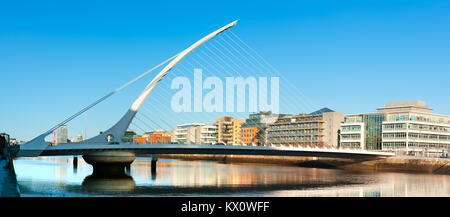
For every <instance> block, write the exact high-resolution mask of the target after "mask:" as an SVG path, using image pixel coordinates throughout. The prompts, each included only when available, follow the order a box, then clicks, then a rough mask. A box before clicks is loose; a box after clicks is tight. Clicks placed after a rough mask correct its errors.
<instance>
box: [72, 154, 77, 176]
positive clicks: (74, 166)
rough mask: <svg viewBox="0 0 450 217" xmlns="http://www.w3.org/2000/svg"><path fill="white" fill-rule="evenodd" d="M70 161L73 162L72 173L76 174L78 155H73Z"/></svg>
mask: <svg viewBox="0 0 450 217" xmlns="http://www.w3.org/2000/svg"><path fill="white" fill-rule="evenodd" d="M72 163H73V173H75V174H77V172H78V156H74V157H73V160H72Z"/></svg>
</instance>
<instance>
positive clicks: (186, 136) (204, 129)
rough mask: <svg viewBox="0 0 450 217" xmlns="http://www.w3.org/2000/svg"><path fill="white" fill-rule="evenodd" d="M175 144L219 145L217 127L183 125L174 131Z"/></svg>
mask: <svg viewBox="0 0 450 217" xmlns="http://www.w3.org/2000/svg"><path fill="white" fill-rule="evenodd" d="M173 137H174V138H173V139H172V141H173V142H178V143H184V144H214V143H217V126H215V125H213V124H203V123H191V124H182V125H178V127H177V128H176V129H175V130H174V131H173Z"/></svg>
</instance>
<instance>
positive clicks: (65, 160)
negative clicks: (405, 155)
mask: <svg viewBox="0 0 450 217" xmlns="http://www.w3.org/2000/svg"><path fill="white" fill-rule="evenodd" d="M74 160H75V159H74V158H72V157H40V158H22V159H18V160H16V161H15V166H16V173H17V180H18V184H19V188H20V189H21V193H22V194H23V195H22V196H108V195H111V196H114V195H126V196H166V195H167V196H178V195H187V196H357V197H379V196H381V197H384V196H450V185H449V183H450V176H448V175H427V174H403V173H363V172H348V171H342V170H334V169H315V168H301V167H290V166H277V165H261V164H224V163H216V162H208V161H181V160H166V159H159V160H158V162H157V167H156V170H154V169H152V163H151V158H136V160H135V162H134V163H133V164H132V165H131V168H129V169H127V171H126V173H124V176H123V177H121V178H115V179H110V178H107V177H93V176H91V174H92V167H91V166H90V165H88V164H86V163H85V162H84V160H83V159H82V158H81V157H79V158H78V159H77V162H76V163H75V162H74Z"/></svg>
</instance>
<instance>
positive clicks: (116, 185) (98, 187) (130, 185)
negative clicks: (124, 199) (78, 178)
mask: <svg viewBox="0 0 450 217" xmlns="http://www.w3.org/2000/svg"><path fill="white" fill-rule="evenodd" d="M81 185H82V190H83V192H86V193H94V194H109V193H127V192H133V191H134V189H135V187H136V183H135V182H134V180H133V178H132V177H130V176H125V177H120V178H119V177H114V178H107V177H95V176H92V175H90V176H88V177H86V178H85V179H84V181H83V183H82V184H81Z"/></svg>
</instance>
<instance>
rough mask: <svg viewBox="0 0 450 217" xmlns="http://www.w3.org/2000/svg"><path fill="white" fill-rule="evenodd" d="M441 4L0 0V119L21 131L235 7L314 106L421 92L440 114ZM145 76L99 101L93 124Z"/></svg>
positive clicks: (68, 109) (446, 17)
mask: <svg viewBox="0 0 450 217" xmlns="http://www.w3.org/2000/svg"><path fill="white" fill-rule="evenodd" d="M449 11H450V1H448V0H442V1H436V0H429V1H423V0H422V1H415V0H401V1H400V0H389V1H384V0H373V1H323V0H315V1H282V0H279V1H252V2H243V1H230V0H228V1H217V2H212V1H180V2H177V1H159V2H155V1H2V3H1V7H0V75H1V86H0V88H1V93H2V94H1V96H2V101H1V104H0V105H1V106H0V117H1V118H0V131H6V132H8V133H10V134H11V135H12V136H13V137H16V138H18V139H31V138H33V137H34V136H37V135H38V134H40V133H42V132H43V131H45V130H47V129H49V128H50V127H52V126H53V125H54V124H56V123H58V122H60V121H62V120H64V119H65V118H66V117H68V116H70V115H71V114H73V113H75V112H77V111H78V110H79V109H81V108H82V107H83V106H85V105H87V104H89V103H91V102H93V101H95V100H96V99H97V98H99V97H101V96H102V95H104V94H106V93H107V92H108V91H111V90H113V89H115V88H117V87H119V86H120V85H121V84H123V83H124V81H127V80H130V79H132V78H133V77H135V76H137V75H139V74H140V73H142V72H144V71H145V70H147V69H149V68H151V67H152V66H154V65H156V64H158V63H160V62H161V61H162V60H165V59H166V58H168V57H170V56H172V55H173V54H175V53H177V52H179V51H180V50H182V49H184V48H185V47H187V46H188V45H189V44H191V43H193V42H195V41H196V40H198V39H199V38H201V37H202V36H204V35H205V34H206V33H209V32H211V31H213V30H214V29H216V28H218V27H220V26H223V25H225V24H227V23H229V22H231V21H233V20H235V19H239V23H238V26H236V28H234V29H233V32H235V33H237V34H238V35H239V36H240V37H241V38H242V39H244V40H245V41H246V42H247V43H248V44H249V45H250V46H251V47H252V48H254V49H256V50H257V51H258V52H259V53H260V54H261V55H262V56H263V57H264V58H265V59H266V60H268V61H269V62H270V63H271V64H272V65H273V66H275V67H276V68H277V69H278V70H279V71H280V72H281V73H282V75H283V76H286V77H287V78H289V80H291V82H292V83H295V84H296V85H297V86H298V88H299V89H300V90H301V91H302V92H303V94H304V95H306V96H307V97H308V99H310V101H311V102H312V103H313V104H314V105H315V106H316V107H315V108H320V107H325V106H326V107H329V108H331V109H333V110H336V111H340V112H344V113H346V114H352V113H362V112H372V111H375V109H376V108H378V107H381V106H383V105H384V104H385V103H386V102H388V101H400V100H413V99H419V100H425V101H426V102H427V104H428V105H429V106H430V107H432V108H434V109H435V112H436V113H441V114H449V115H450V91H449V87H448V86H449V81H450V75H449V74H450V61H449V60H450V13H449ZM146 82H148V79H147V80H145V81H143V83H142V82H140V83H138V84H136V87H132V88H131V90H130V92H132V94H131V93H130V94H131V95H133V97H131V98H130V97H127V96H128V95H126V94H125V95H118V99H123V100H122V101H121V102H116V103H110V104H105V105H103V107H100V108H103V111H102V112H98V114H97V115H95V118H96V119H95V123H98V126H99V128H101V127H103V126H108V124H109V125H110V124H111V123H113V122H115V121H116V120H117V119H118V118H119V117H120V115H121V114H123V113H124V112H125V111H126V109H127V108H128V107H129V105H130V103H131V102H132V100H134V96H135V95H136V93H139V91H140V89H141V88H142V87H143V85H145V83H146ZM133 88H134V89H133ZM121 97H122V98H121ZM119 101H120V100H119ZM100 108H99V109H100ZM105 109H106V110H105ZM281 112H283V111H281ZM288 112H291V110H289V111H288ZM296 112H311V111H296ZM111 117H112V118H111ZM91 125H92V124H91ZM94 125H95V124H94ZM99 130H101V129H99Z"/></svg>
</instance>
